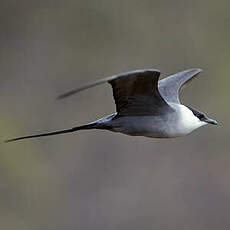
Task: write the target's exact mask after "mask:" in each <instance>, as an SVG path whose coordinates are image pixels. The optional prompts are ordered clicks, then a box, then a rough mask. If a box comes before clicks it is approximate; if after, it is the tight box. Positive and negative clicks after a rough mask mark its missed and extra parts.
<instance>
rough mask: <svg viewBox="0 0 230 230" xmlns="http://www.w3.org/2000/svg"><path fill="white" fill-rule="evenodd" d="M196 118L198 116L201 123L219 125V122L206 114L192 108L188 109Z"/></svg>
mask: <svg viewBox="0 0 230 230" xmlns="http://www.w3.org/2000/svg"><path fill="white" fill-rule="evenodd" d="M188 108H189V109H190V110H191V111H192V113H193V115H194V116H196V117H197V118H198V119H199V120H200V121H201V122H205V123H206V124H212V125H217V124H218V123H217V121H215V120H213V119H211V118H209V117H208V116H207V115H205V114H204V113H202V112H200V111H197V110H195V109H193V108H191V107H188Z"/></svg>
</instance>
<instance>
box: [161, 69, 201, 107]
mask: <svg viewBox="0 0 230 230" xmlns="http://www.w3.org/2000/svg"><path fill="white" fill-rule="evenodd" d="M201 71H202V70H201V69H189V70H185V71H183V72H179V73H176V74H174V75H171V76H169V77H167V78H164V79H162V80H160V81H159V85H158V87H159V91H160V94H161V95H162V97H163V98H164V99H165V100H166V101H167V102H173V103H180V99H179V91H180V89H181V87H182V86H183V85H184V84H186V83H188V82H189V81H190V80H192V79H193V77H195V76H197V75H198V74H199V73H200V72H201Z"/></svg>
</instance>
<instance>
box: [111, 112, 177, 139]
mask: <svg viewBox="0 0 230 230" xmlns="http://www.w3.org/2000/svg"><path fill="white" fill-rule="evenodd" d="M171 119H172V120H175V118H173V117H172V118H171ZM171 119H170V120H171ZM170 124H172V122H170ZM110 125H111V131H114V132H121V133H124V134H127V135H131V136H146V137H154V138H168V137H172V136H173V135H172V126H170V125H169V118H166V117H157V116H137V117H135V116H130V117H119V118H117V119H114V120H112V121H110Z"/></svg>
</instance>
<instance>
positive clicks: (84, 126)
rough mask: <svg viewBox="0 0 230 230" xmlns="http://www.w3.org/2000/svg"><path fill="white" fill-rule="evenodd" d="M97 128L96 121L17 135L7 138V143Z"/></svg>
mask: <svg viewBox="0 0 230 230" xmlns="http://www.w3.org/2000/svg"><path fill="white" fill-rule="evenodd" d="M94 128H96V124H95V123H90V124H86V125H81V126H78V127H74V128H71V129H64V130H60V131H54V132H48V133H41V134H36V135H30V136H23V137H17V138H13V139H9V140H6V141H5V143H9V142H13V141H19V140H23V139H31V138H36V137H45V136H53V135H59V134H65V133H73V132H76V131H79V130H84V129H94Z"/></svg>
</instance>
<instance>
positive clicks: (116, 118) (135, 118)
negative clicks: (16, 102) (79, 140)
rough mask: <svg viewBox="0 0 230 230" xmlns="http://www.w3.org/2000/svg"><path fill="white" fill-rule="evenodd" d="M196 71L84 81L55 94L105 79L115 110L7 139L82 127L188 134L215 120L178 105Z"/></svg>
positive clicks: (136, 73) (153, 72) (151, 134)
mask: <svg viewBox="0 0 230 230" xmlns="http://www.w3.org/2000/svg"><path fill="white" fill-rule="evenodd" d="M200 72H201V70H200V69H191V70H186V71H183V72H179V73H177V74H174V75H171V76H169V77H167V78H164V79H163V80H161V81H159V82H158V78H159V76H160V72H159V71H158V70H154V69H147V70H136V71H132V72H127V73H123V74H119V75H114V76H111V77H108V78H105V79H102V80H99V81H96V82H93V83H90V84H87V85H85V86H83V87H80V88H78V89H76V90H73V91H70V92H68V93H66V94H63V95H61V96H60V97H59V98H65V97H67V96H70V95H72V94H74V93H77V92H79V91H81V90H84V89H87V88H90V87H93V86H95V85H99V84H101V83H104V82H109V83H110V84H111V86H112V88H113V96H114V100H115V103H116V110H117V112H116V113H114V114H111V115H109V116H106V117H103V118H101V119H99V120H97V121H94V122H91V123H88V124H86V125H82V126H78V127H74V128H72V129H67V130H62V131H55V132H50V133H44V134H38V135H32V136H25V137H19V138H15V139H11V140H8V141H7V142H9V141H16V140H21V139H25V138H34V137H41V136H50V135H56V134H62V133H70V132H75V131H78V130H84V129H103V130H109V131H113V132H119V133H123V134H127V135H131V136H145V137H151V138H172V137H178V136H183V135H186V134H189V133H191V132H192V131H193V130H195V129H197V128H199V127H201V126H203V125H206V124H208V123H210V124H217V122H216V121H214V120H212V119H210V118H208V117H207V116H206V115H204V114H203V113H201V112H199V111H197V110H195V109H192V108H190V107H188V106H184V105H182V104H181V103H180V100H179V90H180V88H181V87H182V86H183V85H184V84H185V83H187V82H188V81H189V80H191V79H192V78H193V77H194V76H196V75H198V74H199V73H200Z"/></svg>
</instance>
